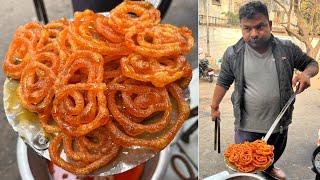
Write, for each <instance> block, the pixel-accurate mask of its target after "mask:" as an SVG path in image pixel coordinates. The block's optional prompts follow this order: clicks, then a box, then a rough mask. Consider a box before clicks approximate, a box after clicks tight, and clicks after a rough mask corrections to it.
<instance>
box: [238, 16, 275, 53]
mask: <svg viewBox="0 0 320 180" xmlns="http://www.w3.org/2000/svg"><path fill="white" fill-rule="evenodd" d="M240 25H241V30H242V37H243V39H244V41H245V42H246V43H248V44H249V45H250V46H251V47H252V48H255V49H260V48H265V47H267V45H268V43H269V40H270V37H271V28H272V22H271V21H269V20H268V19H267V17H266V16H264V15H262V14H260V13H258V14H256V15H255V16H254V17H253V18H252V19H247V18H242V19H241V21H240Z"/></svg>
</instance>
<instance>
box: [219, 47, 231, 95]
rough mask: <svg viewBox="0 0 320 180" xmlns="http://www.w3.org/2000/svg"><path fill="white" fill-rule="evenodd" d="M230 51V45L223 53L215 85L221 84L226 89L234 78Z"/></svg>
mask: <svg viewBox="0 0 320 180" xmlns="http://www.w3.org/2000/svg"><path fill="white" fill-rule="evenodd" d="M232 51H233V49H232V47H229V48H228V49H227V50H226V51H225V53H224V54H223V57H222V64H221V70H220V74H219V77H218V80H217V85H219V86H222V87H223V88H225V89H226V90H228V89H229V87H230V86H231V84H232V83H233V81H234V78H235V76H234V73H233V68H232V62H231V60H232V58H231V56H232Z"/></svg>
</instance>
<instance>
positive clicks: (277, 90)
mask: <svg viewBox="0 0 320 180" xmlns="http://www.w3.org/2000/svg"><path fill="white" fill-rule="evenodd" d="M239 19H240V27H241V30H242V38H241V39H240V40H239V41H238V42H237V43H236V44H235V45H233V46H230V47H228V48H227V50H226V51H225V53H224V56H223V60H222V64H221V72H220V74H219V77H218V80H217V84H216V87H215V89H214V93H213V99H212V104H211V115H212V119H213V120H215V119H217V118H219V117H220V111H219V104H220V102H221V100H222V99H223V97H224V96H225V94H226V92H227V90H228V89H229V87H230V85H231V84H232V83H233V82H234V92H233V94H232V97H231V101H232V103H233V110H234V116H235V122H234V125H235V142H236V143H243V142H244V141H254V140H256V139H260V138H262V137H263V136H265V134H266V132H267V131H268V129H269V128H270V127H271V125H272V123H273V122H274V120H275V119H276V117H277V115H278V114H279V112H280V110H281V109H282V108H283V107H284V105H285V104H286V102H287V101H288V100H289V98H290V96H291V95H292V94H293V93H294V88H293V87H297V93H301V92H303V91H304V90H305V89H306V88H308V87H309V86H310V78H312V77H313V76H315V75H316V74H317V73H318V69H319V68H318V63H317V62H316V61H315V60H314V59H312V58H311V57H309V56H308V55H307V54H306V53H304V52H303V51H302V50H301V49H300V48H299V47H298V46H297V45H295V44H293V43H292V42H291V41H288V40H280V39H278V38H277V37H275V36H274V35H273V34H272V33H271V30H272V22H271V21H270V20H269V14H268V9H267V7H266V5H265V4H263V3H262V2H259V1H253V2H249V3H247V4H245V5H243V6H242V7H241V8H240V10H239ZM295 69H297V70H299V71H301V73H300V74H298V75H295V76H294V70H295ZM293 76H294V77H293ZM298 84H299V86H297V85H298ZM292 111H293V104H292V105H291V106H290V107H289V109H288V110H287V111H286V113H285V114H284V116H283V117H282V119H281V121H280V122H279V124H278V126H277V127H276V129H275V130H274V132H273V134H272V135H271V137H270V139H269V140H268V144H272V145H274V148H275V149H274V163H276V162H277V160H278V159H279V158H280V156H281V155H282V153H283V151H284V149H285V146H286V142H287V136H288V128H289V124H290V123H291V120H292ZM274 163H273V164H272V165H271V166H270V167H269V168H268V169H267V170H266V171H265V173H267V174H269V175H270V176H272V177H274V178H276V179H285V178H286V175H285V173H284V172H283V171H282V170H281V169H280V168H276V167H275V166H274Z"/></svg>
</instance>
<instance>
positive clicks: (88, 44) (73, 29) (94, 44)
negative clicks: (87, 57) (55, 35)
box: [69, 10, 129, 55]
mask: <svg viewBox="0 0 320 180" xmlns="http://www.w3.org/2000/svg"><path fill="white" fill-rule="evenodd" d="M84 13H85V15H81V14H80V13H79V16H81V17H82V18H86V16H89V17H88V18H89V19H90V20H88V21H80V20H77V19H76V20H75V21H74V22H72V23H71V24H70V26H69V33H70V36H69V37H70V39H69V40H70V44H71V46H73V48H74V49H78V50H91V51H95V52H98V53H100V54H102V55H127V54H129V51H128V48H126V46H125V45H124V43H111V42H108V41H107V39H106V38H105V37H104V36H103V35H102V34H100V33H99V32H98V31H97V29H96V27H95V26H96V25H95V21H96V19H97V18H98V17H99V16H102V15H97V14H94V13H93V12H92V11H89V10H86V11H85V12H84Z"/></svg>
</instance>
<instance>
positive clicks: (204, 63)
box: [199, 59, 217, 82]
mask: <svg viewBox="0 0 320 180" xmlns="http://www.w3.org/2000/svg"><path fill="white" fill-rule="evenodd" d="M199 71H200V72H199V76H200V78H202V79H206V80H208V81H209V82H213V79H214V77H215V76H217V75H216V74H215V72H214V70H213V68H211V67H209V61H208V59H203V60H200V64H199Z"/></svg>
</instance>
